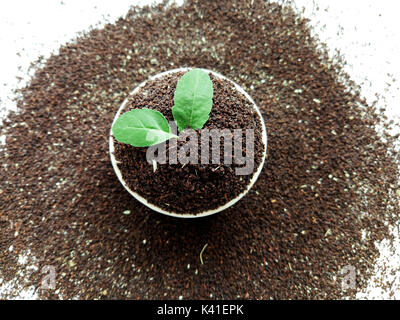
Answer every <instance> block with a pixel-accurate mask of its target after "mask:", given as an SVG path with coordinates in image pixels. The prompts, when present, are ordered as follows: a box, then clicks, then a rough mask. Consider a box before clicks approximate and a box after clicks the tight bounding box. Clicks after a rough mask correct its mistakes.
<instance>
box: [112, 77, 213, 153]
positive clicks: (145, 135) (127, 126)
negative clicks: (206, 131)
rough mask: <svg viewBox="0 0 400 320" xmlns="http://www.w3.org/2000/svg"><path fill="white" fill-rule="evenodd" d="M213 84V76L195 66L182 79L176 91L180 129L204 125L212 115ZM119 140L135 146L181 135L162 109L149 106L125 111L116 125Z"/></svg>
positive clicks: (113, 131) (147, 145)
mask: <svg viewBox="0 0 400 320" xmlns="http://www.w3.org/2000/svg"><path fill="white" fill-rule="evenodd" d="M212 98H213V86H212V81H211V79H210V76H209V75H208V73H207V72H205V71H203V70H201V69H192V70H190V71H188V72H186V73H185V74H184V75H183V76H182V78H181V79H179V81H178V84H177V86H176V90H175V92H174V106H173V107H172V115H173V117H174V120H175V122H176V124H177V126H178V129H179V131H182V130H184V129H186V128H192V129H202V128H203V126H204V124H205V123H206V122H207V120H208V119H209V117H210V112H211V108H212ZM112 133H113V135H114V137H115V139H116V140H117V141H119V142H122V143H126V144H130V145H132V146H134V147H149V146H153V145H156V144H159V143H162V142H164V141H167V140H169V139H172V138H175V139H177V138H178V136H176V135H175V134H173V133H172V131H171V127H170V126H169V124H168V121H167V119H166V118H165V117H164V115H163V114H162V113H161V112H158V111H155V110H151V109H148V108H142V109H134V110H131V111H128V112H125V113H124V114H122V115H121V116H120V117H119V118H118V119H117V120H116V121H115V123H114V125H113V126H112Z"/></svg>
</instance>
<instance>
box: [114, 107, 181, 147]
mask: <svg viewBox="0 0 400 320" xmlns="http://www.w3.org/2000/svg"><path fill="white" fill-rule="evenodd" d="M112 133H113V135H114V137H115V139H117V141H119V142H122V143H127V144H130V145H132V146H134V147H148V146H152V145H155V144H158V143H161V142H164V141H166V140H168V139H171V138H177V136H176V135H174V134H172V133H171V128H170V127H169V124H168V121H167V119H165V117H164V116H163V115H162V113H160V112H158V111H155V110H151V109H147V108H143V109H134V110H131V111H128V112H125V113H124V114H122V115H121V116H120V117H119V118H118V119H117V121H115V123H114V125H113V126H112Z"/></svg>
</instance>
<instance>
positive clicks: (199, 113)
mask: <svg viewBox="0 0 400 320" xmlns="http://www.w3.org/2000/svg"><path fill="white" fill-rule="evenodd" d="M212 98H213V85H212V82H211V79H210V76H209V75H208V73H207V72H205V71H203V70H201V69H192V70H190V71H189V72H187V73H185V74H184V75H183V76H182V78H181V79H180V80H179V81H178V84H177V86H176V90H175V93H174V106H173V107H172V114H173V116H174V119H175V122H176V124H177V125H178V129H179V131H182V130H183V129H185V128H187V127H190V128H192V129H201V128H203V126H204V124H205V123H206V122H207V120H208V118H209V116H210V111H211V108H212Z"/></svg>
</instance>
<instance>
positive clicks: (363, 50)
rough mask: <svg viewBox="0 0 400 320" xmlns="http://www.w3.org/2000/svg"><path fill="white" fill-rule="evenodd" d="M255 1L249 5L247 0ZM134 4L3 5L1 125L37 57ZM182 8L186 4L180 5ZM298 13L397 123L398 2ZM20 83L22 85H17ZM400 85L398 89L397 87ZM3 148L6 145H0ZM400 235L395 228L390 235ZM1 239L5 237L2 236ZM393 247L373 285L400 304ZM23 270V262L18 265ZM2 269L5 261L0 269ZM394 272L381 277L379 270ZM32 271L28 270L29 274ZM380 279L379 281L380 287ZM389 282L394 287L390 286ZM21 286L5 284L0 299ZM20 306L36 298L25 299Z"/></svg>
mask: <svg viewBox="0 0 400 320" xmlns="http://www.w3.org/2000/svg"><path fill="white" fill-rule="evenodd" d="M249 1H250V0H249ZM149 2H151V1H146V0H142V1H134V0H63V1H61V0H37V1H32V0H7V1H0V121H1V118H2V117H4V116H5V115H6V114H7V112H8V110H12V109H14V108H15V105H14V103H13V102H12V96H13V95H12V90H13V89H14V88H16V87H17V86H21V85H23V83H24V81H28V80H29V73H28V69H29V65H30V63H31V62H32V61H34V60H36V59H37V58H38V56H40V55H44V56H45V57H48V56H49V55H50V54H51V52H56V51H57V49H58V48H59V46H60V45H62V44H64V43H65V42H67V41H69V40H71V39H73V38H74V37H75V36H76V33H77V32H79V31H84V30H87V29H88V28H89V26H91V25H92V26H93V25H95V26H101V25H102V24H104V22H107V21H109V22H112V21H115V20H116V19H117V18H118V17H119V16H121V15H124V14H125V13H126V11H127V10H128V8H129V6H130V5H131V4H137V3H139V4H144V3H149ZM177 2H181V1H177ZM294 3H295V5H296V6H297V7H298V9H299V10H302V9H305V11H304V15H305V16H307V17H309V18H310V19H311V24H312V25H313V26H314V34H315V35H317V36H318V37H319V38H320V39H321V41H323V42H325V43H327V44H328V46H329V48H330V50H331V53H332V55H333V54H334V52H335V50H336V49H338V50H340V52H341V53H342V54H343V55H344V57H345V59H346V61H347V62H348V66H347V67H346V71H347V72H348V73H349V74H350V75H351V77H352V78H353V79H354V80H355V81H356V82H357V83H359V84H362V89H363V94H364V95H365V96H366V97H367V98H368V100H369V101H372V100H374V99H375V94H376V93H379V94H381V95H383V96H382V98H380V100H379V103H380V104H386V105H387V106H388V115H389V116H390V117H392V118H397V119H400V106H399V101H400V89H399V86H400V18H399V12H400V10H399V9H400V1H396V0H392V1H390V0H351V1H349V0H335V1H331V0H314V1H311V0H294ZM16 76H19V77H22V78H23V80H22V82H20V83H19V82H18V81H17V79H16ZM396 78H397V79H398V80H397V81H395V79H396ZM0 143H4V137H1V140H0ZM393 230H395V228H393ZM0 232H1V231H0ZM393 232H394V234H395V235H396V240H395V242H393V243H389V242H388V241H383V242H382V243H378V244H377V245H378V246H379V248H380V251H381V258H380V259H379V261H378V262H377V266H376V270H375V277H376V279H378V280H381V281H385V280H388V281H391V280H393V281H394V284H393V287H392V290H394V291H395V290H396V289H397V292H396V293H395V295H394V296H393V297H391V298H397V299H400V271H399V270H400V239H399V237H398V231H393ZM20 261H21V263H25V261H26V259H24V257H21V259H20ZM0 263H1V261H0ZM383 265H386V268H388V269H389V270H388V271H386V272H381V266H383ZM28 267H29V266H27V268H28ZM391 273H393V274H392V275H391ZM376 279H375V280H376ZM393 281H391V282H393ZM12 286H18V284H16V283H12V282H10V283H2V280H1V279H0V298H1V296H2V292H5V291H7V290H9V289H10V287H12ZM358 297H359V298H390V297H389V294H388V292H384V291H383V290H382V289H381V288H379V286H376V285H374V281H372V280H371V285H370V288H368V290H366V291H364V292H360V293H359V294H358ZM21 298H35V296H34V295H33V293H32V291H29V290H28V291H22V292H21Z"/></svg>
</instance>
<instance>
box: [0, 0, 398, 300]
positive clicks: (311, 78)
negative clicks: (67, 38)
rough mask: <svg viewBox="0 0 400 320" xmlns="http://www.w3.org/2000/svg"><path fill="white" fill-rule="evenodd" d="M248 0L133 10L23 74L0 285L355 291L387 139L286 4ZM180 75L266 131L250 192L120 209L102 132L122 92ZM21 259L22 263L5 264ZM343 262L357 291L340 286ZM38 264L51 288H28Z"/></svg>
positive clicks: (207, 292) (5, 183)
mask: <svg viewBox="0 0 400 320" xmlns="http://www.w3.org/2000/svg"><path fill="white" fill-rule="evenodd" d="M251 3H252V5H250V2H248V1H230V0H224V1H194V0H193V1H188V2H187V4H186V5H185V6H184V7H179V8H175V7H169V8H164V7H163V6H158V7H156V8H145V9H143V10H142V9H132V11H130V12H129V13H128V14H127V15H126V17H125V18H123V19H120V20H119V21H117V22H116V23H115V24H110V25H107V26H106V27H105V28H103V29H100V30H97V29H96V30H92V31H90V33H88V34H87V35H83V36H81V37H80V38H79V39H78V40H77V41H76V42H74V43H70V44H67V45H65V46H63V47H62V48H60V50H59V52H58V53H57V54H56V55H53V56H52V57H51V58H49V59H48V60H47V61H46V62H45V64H44V66H42V67H40V68H39V69H38V70H37V72H36V74H35V75H34V77H33V79H32V81H31V83H30V84H29V85H28V86H27V87H26V88H24V89H23V90H21V92H20V93H21V95H22V97H21V99H20V100H19V102H18V105H19V109H20V112H19V113H17V114H12V115H10V117H9V120H8V121H6V122H5V123H4V125H3V126H2V133H3V134H6V135H7V140H6V148H7V149H6V150H5V151H4V152H3V155H2V166H1V169H0V170H1V171H0V175H1V185H0V189H1V191H0V192H1V203H0V228H1V233H0V248H1V257H0V268H1V269H0V277H1V278H3V279H4V281H11V280H13V279H15V281H17V282H18V283H21V284H22V285H26V286H28V285H33V286H35V287H36V288H37V292H38V294H39V295H40V296H41V297H49V298H57V297H62V298H73V297H79V298H82V299H89V298H122V299H127V298H132V299H153V298H178V297H182V298H183V299H187V298H249V299H273V298H274V299H277V298H291V299H297V298H304V299H305V298H317V299H322V298H341V297H343V296H350V297H354V294H355V292H356V291H357V290H361V289H362V288H364V287H365V285H366V281H367V280H368V277H369V271H368V270H371V267H372V266H373V264H374V261H375V258H376V257H377V255H378V252H377V249H376V248H375V246H374V241H376V240H381V239H383V238H385V237H387V236H388V227H387V224H388V223H390V222H391V221H393V220H394V219H398V213H399V207H398V202H397V201H398V199H396V198H395V197H396V194H397V192H396V191H397V190H398V181H397V178H398V176H399V172H398V168H397V165H396V157H397V155H394V154H393V152H392V151H391V150H393V148H392V147H393V141H394V139H395V138H393V137H390V136H389V135H388V134H385V132H387V130H385V128H387V127H384V120H385V119H384V118H383V117H382V116H381V114H380V110H376V108H375V107H374V106H370V105H368V104H367V103H366V102H365V101H364V100H363V99H362V98H361V97H360V94H359V89H358V87H357V86H356V85H355V84H353V83H352V82H351V81H349V80H348V76H346V74H344V73H343V72H342V68H341V65H342V62H341V61H340V60H339V61H331V60H329V59H328V56H327V54H326V52H325V50H324V49H323V47H322V48H321V45H320V44H319V43H318V41H317V40H315V39H314V38H313V37H312V36H311V32H310V28H309V26H308V24H307V20H306V19H303V18H302V17H301V16H298V15H297V14H296V13H295V12H294V10H292V9H291V8H290V6H288V5H284V6H282V5H280V4H277V3H266V2H262V1H256V0H255V1H252V2H251ZM185 66H196V67H202V68H207V69H210V70H215V71H217V72H219V73H221V74H223V75H225V76H227V77H228V78H230V79H232V80H234V81H235V82H237V83H238V84H240V85H241V86H242V87H243V88H244V89H245V90H246V91H247V92H248V93H249V94H250V96H252V97H253V98H254V100H255V102H256V104H257V105H258V106H259V108H260V109H261V111H262V112H263V114H264V116H265V119H266V125H267V131H268V160H267V161H266V165H265V167H264V169H263V172H262V174H261V175H260V177H259V179H258V180H257V183H256V184H255V185H254V187H253V188H252V189H251V191H250V192H249V194H247V195H246V197H244V198H243V199H242V200H241V201H239V202H238V203H237V204H236V205H235V206H234V207H232V208H230V209H228V210H226V211H223V212H221V213H218V214H216V215H213V216H211V217H209V218H204V219H203V218H202V219H194V221H193V220H191V221H187V220H183V219H176V218H171V217H166V216H162V215H160V214H158V213H155V212H152V211H151V210H149V209H147V208H146V207H144V206H143V205H141V204H140V203H138V202H137V201H136V200H134V199H133V198H132V196H131V195H130V194H129V193H128V192H126V191H125V190H124V188H123V187H122V185H121V184H120V183H119V181H118V179H117V178H116V176H115V174H114V172H113V169H112V166H111V164H110V159H109V154H108V137H109V127H110V123H111V122H112V119H113V117H114V114H115V112H116V111H117V109H118V108H119V106H120V105H121V103H122V101H123V100H124V99H125V97H126V96H127V95H128V94H129V92H131V90H132V89H133V88H135V87H136V86H137V85H138V84H139V83H140V82H142V81H143V80H146V79H148V78H149V76H151V75H155V74H157V73H159V72H162V71H166V70H169V69H172V68H176V67H185ZM377 126H379V127H381V128H383V130H382V131H383V133H382V134H383V138H385V139H383V138H382V135H381V134H378V133H377V130H376V128H377ZM124 213H125V214H124ZM127 213H130V214H127ZM206 245H207V246H206ZM27 250H29V253H30V254H29V257H30V258H29V259H28V261H27V265H34V266H36V268H37V269H34V268H27V265H22V264H20V263H19V262H18V257H19V255H23V254H27ZM200 253H201V256H200ZM200 257H201V259H200ZM349 265H350V266H354V268H355V270H356V272H357V278H356V288H355V289H352V290H347V291H343V289H342V282H341V280H342V278H341V276H340V271H341V270H342V268H343V267H345V266H349ZM45 266H53V267H54V269H55V271H56V288H55V289H54V290H52V289H47V290H46V289H43V288H42V287H41V281H42V278H43V277H44V276H45V275H46V273H42V271H43V270H44V269H43V268H44V267H45ZM45 270H47V269H45ZM14 294H15V295H17V294H18V292H17V290H15V291H14V292H11V293H10V296H12V295H14Z"/></svg>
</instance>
